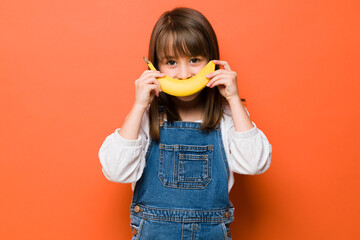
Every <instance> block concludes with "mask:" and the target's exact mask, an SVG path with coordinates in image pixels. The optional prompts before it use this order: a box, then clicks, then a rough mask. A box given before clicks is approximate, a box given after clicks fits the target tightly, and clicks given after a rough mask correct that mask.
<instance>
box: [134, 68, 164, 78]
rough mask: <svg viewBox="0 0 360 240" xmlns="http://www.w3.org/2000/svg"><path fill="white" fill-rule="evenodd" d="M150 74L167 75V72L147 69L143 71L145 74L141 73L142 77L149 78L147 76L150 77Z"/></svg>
mask: <svg viewBox="0 0 360 240" xmlns="http://www.w3.org/2000/svg"><path fill="white" fill-rule="evenodd" d="M150 76H153V77H156V78H158V77H165V73H161V72H159V71H152V70H146V71H144V72H143V74H141V76H140V79H143V78H147V77H150Z"/></svg>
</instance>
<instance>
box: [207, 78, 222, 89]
mask: <svg viewBox="0 0 360 240" xmlns="http://www.w3.org/2000/svg"><path fill="white" fill-rule="evenodd" d="M222 79H224V78H223V77H222V76H216V77H214V78H213V79H211V80H210V81H209V82H208V84H206V86H208V87H210V88H211V87H212V86H213V85H214V83H216V82H217V81H220V80H222Z"/></svg>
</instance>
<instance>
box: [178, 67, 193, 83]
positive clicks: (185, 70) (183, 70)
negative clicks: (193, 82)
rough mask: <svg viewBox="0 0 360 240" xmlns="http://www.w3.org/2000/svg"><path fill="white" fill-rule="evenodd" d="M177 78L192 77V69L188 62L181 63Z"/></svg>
mask: <svg viewBox="0 0 360 240" xmlns="http://www.w3.org/2000/svg"><path fill="white" fill-rule="evenodd" d="M176 77H177V79H183V80H184V79H188V78H190V77H191V72H190V69H189V66H187V65H186V64H181V65H180V66H179V71H178V74H177V76H176Z"/></svg>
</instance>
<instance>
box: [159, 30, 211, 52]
mask: <svg viewBox="0 0 360 240" xmlns="http://www.w3.org/2000/svg"><path fill="white" fill-rule="evenodd" d="M155 51H156V55H157V59H159V58H165V59H170V58H172V57H176V58H178V57H192V56H193V57H195V56H203V57H207V58H209V52H210V51H209V46H208V43H207V41H206V38H205V37H204V36H203V34H202V33H201V32H196V31H194V30H190V29H185V28H178V29H176V28H175V29H163V31H161V33H160V34H159V37H158V38H157V42H156V50H155Z"/></svg>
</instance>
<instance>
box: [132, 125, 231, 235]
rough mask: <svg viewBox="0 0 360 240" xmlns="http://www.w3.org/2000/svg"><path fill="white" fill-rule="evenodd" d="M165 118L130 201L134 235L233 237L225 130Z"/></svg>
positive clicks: (147, 155)
mask: <svg viewBox="0 0 360 240" xmlns="http://www.w3.org/2000/svg"><path fill="white" fill-rule="evenodd" d="M200 126H201V124H200V123H197V122H180V121H179V122H173V123H168V122H166V121H165V122H164V124H163V126H161V128H160V142H159V143H156V142H154V141H151V143H150V146H149V149H148V151H147V153H146V167H145V168H144V172H143V174H142V177H141V178H140V180H139V181H138V182H137V183H136V187H135V189H134V195H133V202H132V204H131V227H132V229H133V233H134V237H133V239H145V240H146V239H156V240H161V239H182V240H185V239H198V240H202V239H206V240H211V239H214V240H215V239H216V240H218V239H231V237H229V236H228V231H229V229H228V226H229V224H230V223H231V222H232V221H233V218H234V209H233V207H232V204H231V202H230V201H229V197H228V177H229V169H228V164H227V160H226V155H225V151H224V148H223V144H222V140H221V130H220V128H216V129H214V130H212V131H202V130H200Z"/></svg>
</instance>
